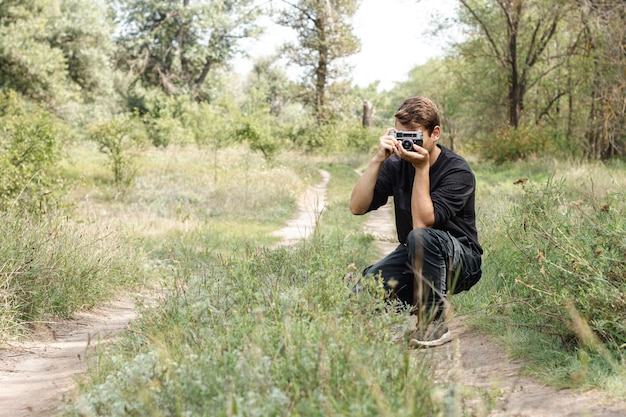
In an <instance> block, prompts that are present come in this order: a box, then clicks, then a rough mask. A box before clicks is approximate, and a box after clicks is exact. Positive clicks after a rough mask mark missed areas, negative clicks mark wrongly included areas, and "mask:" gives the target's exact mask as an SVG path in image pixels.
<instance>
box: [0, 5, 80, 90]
mask: <svg viewBox="0 0 626 417" xmlns="http://www.w3.org/2000/svg"><path fill="white" fill-rule="evenodd" d="M57 7H58V2H57V1H50V2H48V1H44V0H34V1H29V2H25V1H21V0H10V1H4V2H3V4H2V7H1V8H0V39H2V42H1V45H0V86H1V89H2V91H3V92H7V91H9V90H14V91H17V92H20V93H22V94H23V95H24V96H26V97H32V98H33V99H35V100H39V101H45V102H58V101H61V102H62V101H64V100H67V99H68V96H67V94H68V93H69V91H68V89H67V79H66V75H67V73H66V71H65V62H64V57H63V52H62V51H61V50H60V49H58V48H54V47H52V46H51V45H50V43H49V42H48V41H47V30H46V29H47V26H46V25H47V23H48V16H49V15H51V14H55V13H56V8H57Z"/></svg>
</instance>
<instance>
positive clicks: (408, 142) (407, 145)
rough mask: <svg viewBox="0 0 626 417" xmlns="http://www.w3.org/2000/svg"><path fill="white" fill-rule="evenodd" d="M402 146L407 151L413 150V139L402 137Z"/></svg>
mask: <svg viewBox="0 0 626 417" xmlns="http://www.w3.org/2000/svg"><path fill="white" fill-rule="evenodd" d="M402 147H403V148H404V149H406V150H407V151H412V150H413V141H412V140H411V139H402Z"/></svg>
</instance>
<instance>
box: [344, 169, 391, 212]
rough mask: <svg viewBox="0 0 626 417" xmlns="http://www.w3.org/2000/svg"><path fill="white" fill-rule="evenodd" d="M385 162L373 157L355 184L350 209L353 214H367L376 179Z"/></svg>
mask: <svg viewBox="0 0 626 417" xmlns="http://www.w3.org/2000/svg"><path fill="white" fill-rule="evenodd" d="M383 162H385V161H384V160H382V161H379V160H377V159H376V158H372V160H371V161H370V163H369V164H368V165H367V168H366V169H365V172H364V173H363V175H361V177H360V178H359V180H358V181H357V182H356V184H355V185H354V188H353V189H352V196H351V197H350V211H351V212H352V214H356V215H361V214H365V212H367V209H368V208H369V207H370V204H372V199H373V198H374V187H375V186H376V179H377V178H378V173H379V172H380V168H381V167H382V166H383Z"/></svg>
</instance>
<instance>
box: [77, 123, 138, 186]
mask: <svg viewBox="0 0 626 417" xmlns="http://www.w3.org/2000/svg"><path fill="white" fill-rule="evenodd" d="M89 138H90V139H91V140H93V141H95V142H96V143H97V144H98V146H99V148H100V152H102V153H104V154H105V155H107V157H108V158H109V164H110V168H111V170H112V172H113V180H114V182H115V185H116V186H118V187H122V188H125V187H128V186H129V185H130V184H131V182H132V181H133V179H134V178H135V175H136V174H137V168H136V164H135V160H136V158H137V157H138V156H139V151H140V150H141V148H142V147H143V144H144V142H145V132H144V130H143V126H142V125H141V124H140V122H139V121H138V120H137V118H136V117H135V116H123V117H120V118H116V119H112V120H109V121H106V122H102V123H98V124H94V125H92V126H90V128H89Z"/></svg>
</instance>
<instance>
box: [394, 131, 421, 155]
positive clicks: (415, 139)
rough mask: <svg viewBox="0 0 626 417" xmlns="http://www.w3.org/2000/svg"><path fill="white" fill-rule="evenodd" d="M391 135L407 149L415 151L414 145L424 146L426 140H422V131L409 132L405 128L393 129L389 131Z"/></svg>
mask: <svg viewBox="0 0 626 417" xmlns="http://www.w3.org/2000/svg"><path fill="white" fill-rule="evenodd" d="M389 135H390V136H393V137H394V138H396V139H397V140H399V141H400V142H402V147H403V148H404V149H406V150H407V151H413V145H414V144H415V145H417V146H422V145H423V144H424V141H423V140H422V131H421V130H418V131H416V132H407V131H404V130H392V131H390V132H389Z"/></svg>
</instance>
